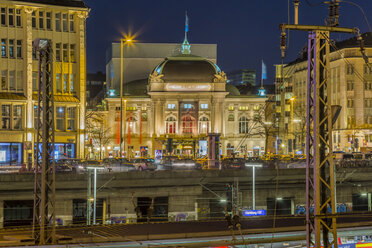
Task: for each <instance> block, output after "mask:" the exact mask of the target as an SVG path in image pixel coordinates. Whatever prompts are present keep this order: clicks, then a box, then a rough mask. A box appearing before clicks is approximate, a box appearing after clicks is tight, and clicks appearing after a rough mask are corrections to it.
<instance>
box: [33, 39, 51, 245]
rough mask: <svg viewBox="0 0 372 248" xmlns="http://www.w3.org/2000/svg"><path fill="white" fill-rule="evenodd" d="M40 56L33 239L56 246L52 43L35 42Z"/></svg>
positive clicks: (48, 41)
mask: <svg viewBox="0 0 372 248" xmlns="http://www.w3.org/2000/svg"><path fill="white" fill-rule="evenodd" d="M33 49H35V51H37V52H38V54H39V90H38V105H37V123H36V156H35V184H34V214H33V237H34V239H35V242H36V244H39V245H43V244H54V243H55V165H54V100H53V59H52V44H51V41H50V40H39V39H37V40H35V42H34V48H33Z"/></svg>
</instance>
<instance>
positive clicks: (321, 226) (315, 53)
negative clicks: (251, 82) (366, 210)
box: [306, 31, 337, 247]
mask: <svg viewBox="0 0 372 248" xmlns="http://www.w3.org/2000/svg"><path fill="white" fill-rule="evenodd" d="M328 41H329V32H328V31H311V32H309V40H308V91H307V116H308V118H307V130H306V132H307V135H306V143H307V147H306V150H307V151H306V154H307V158H306V160H307V168H306V195H307V197H306V239H307V246H308V247H311V246H315V247H321V245H323V246H324V247H337V231H336V204H335V197H334V195H335V186H334V185H335V184H334V165H333V158H332V138H331V136H332V111H331V100H330V96H331V91H330V85H329V84H328V83H329V76H330V75H329V72H330V67H329V42H328ZM312 206H313V207H314V208H313V209H314V210H313V211H312V212H310V209H311V208H312ZM329 210H331V211H330V212H329ZM330 234H331V235H332V236H330ZM312 235H314V239H313V236H312ZM321 236H322V237H323V238H322V239H321ZM330 239H331V240H330ZM314 240H315V242H314ZM321 240H323V244H321Z"/></svg>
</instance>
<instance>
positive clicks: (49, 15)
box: [46, 12, 52, 30]
mask: <svg viewBox="0 0 372 248" xmlns="http://www.w3.org/2000/svg"><path fill="white" fill-rule="evenodd" d="M46 28H47V30H52V12H46Z"/></svg>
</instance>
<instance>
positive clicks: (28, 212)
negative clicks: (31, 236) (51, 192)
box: [4, 200, 34, 227]
mask: <svg viewBox="0 0 372 248" xmlns="http://www.w3.org/2000/svg"><path fill="white" fill-rule="evenodd" d="M33 207H34V201H33V200H27V201H4V227H10V226H31V225H32V217H33V216H32V215H33Z"/></svg>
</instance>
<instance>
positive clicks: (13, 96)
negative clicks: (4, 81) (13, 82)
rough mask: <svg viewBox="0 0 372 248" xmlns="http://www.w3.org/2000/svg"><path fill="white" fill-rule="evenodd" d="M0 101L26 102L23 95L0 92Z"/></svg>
mask: <svg viewBox="0 0 372 248" xmlns="http://www.w3.org/2000/svg"><path fill="white" fill-rule="evenodd" d="M0 99H7V100H26V99H27V98H26V97H25V96H24V95H23V94H17V93H8V92H0Z"/></svg>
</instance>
